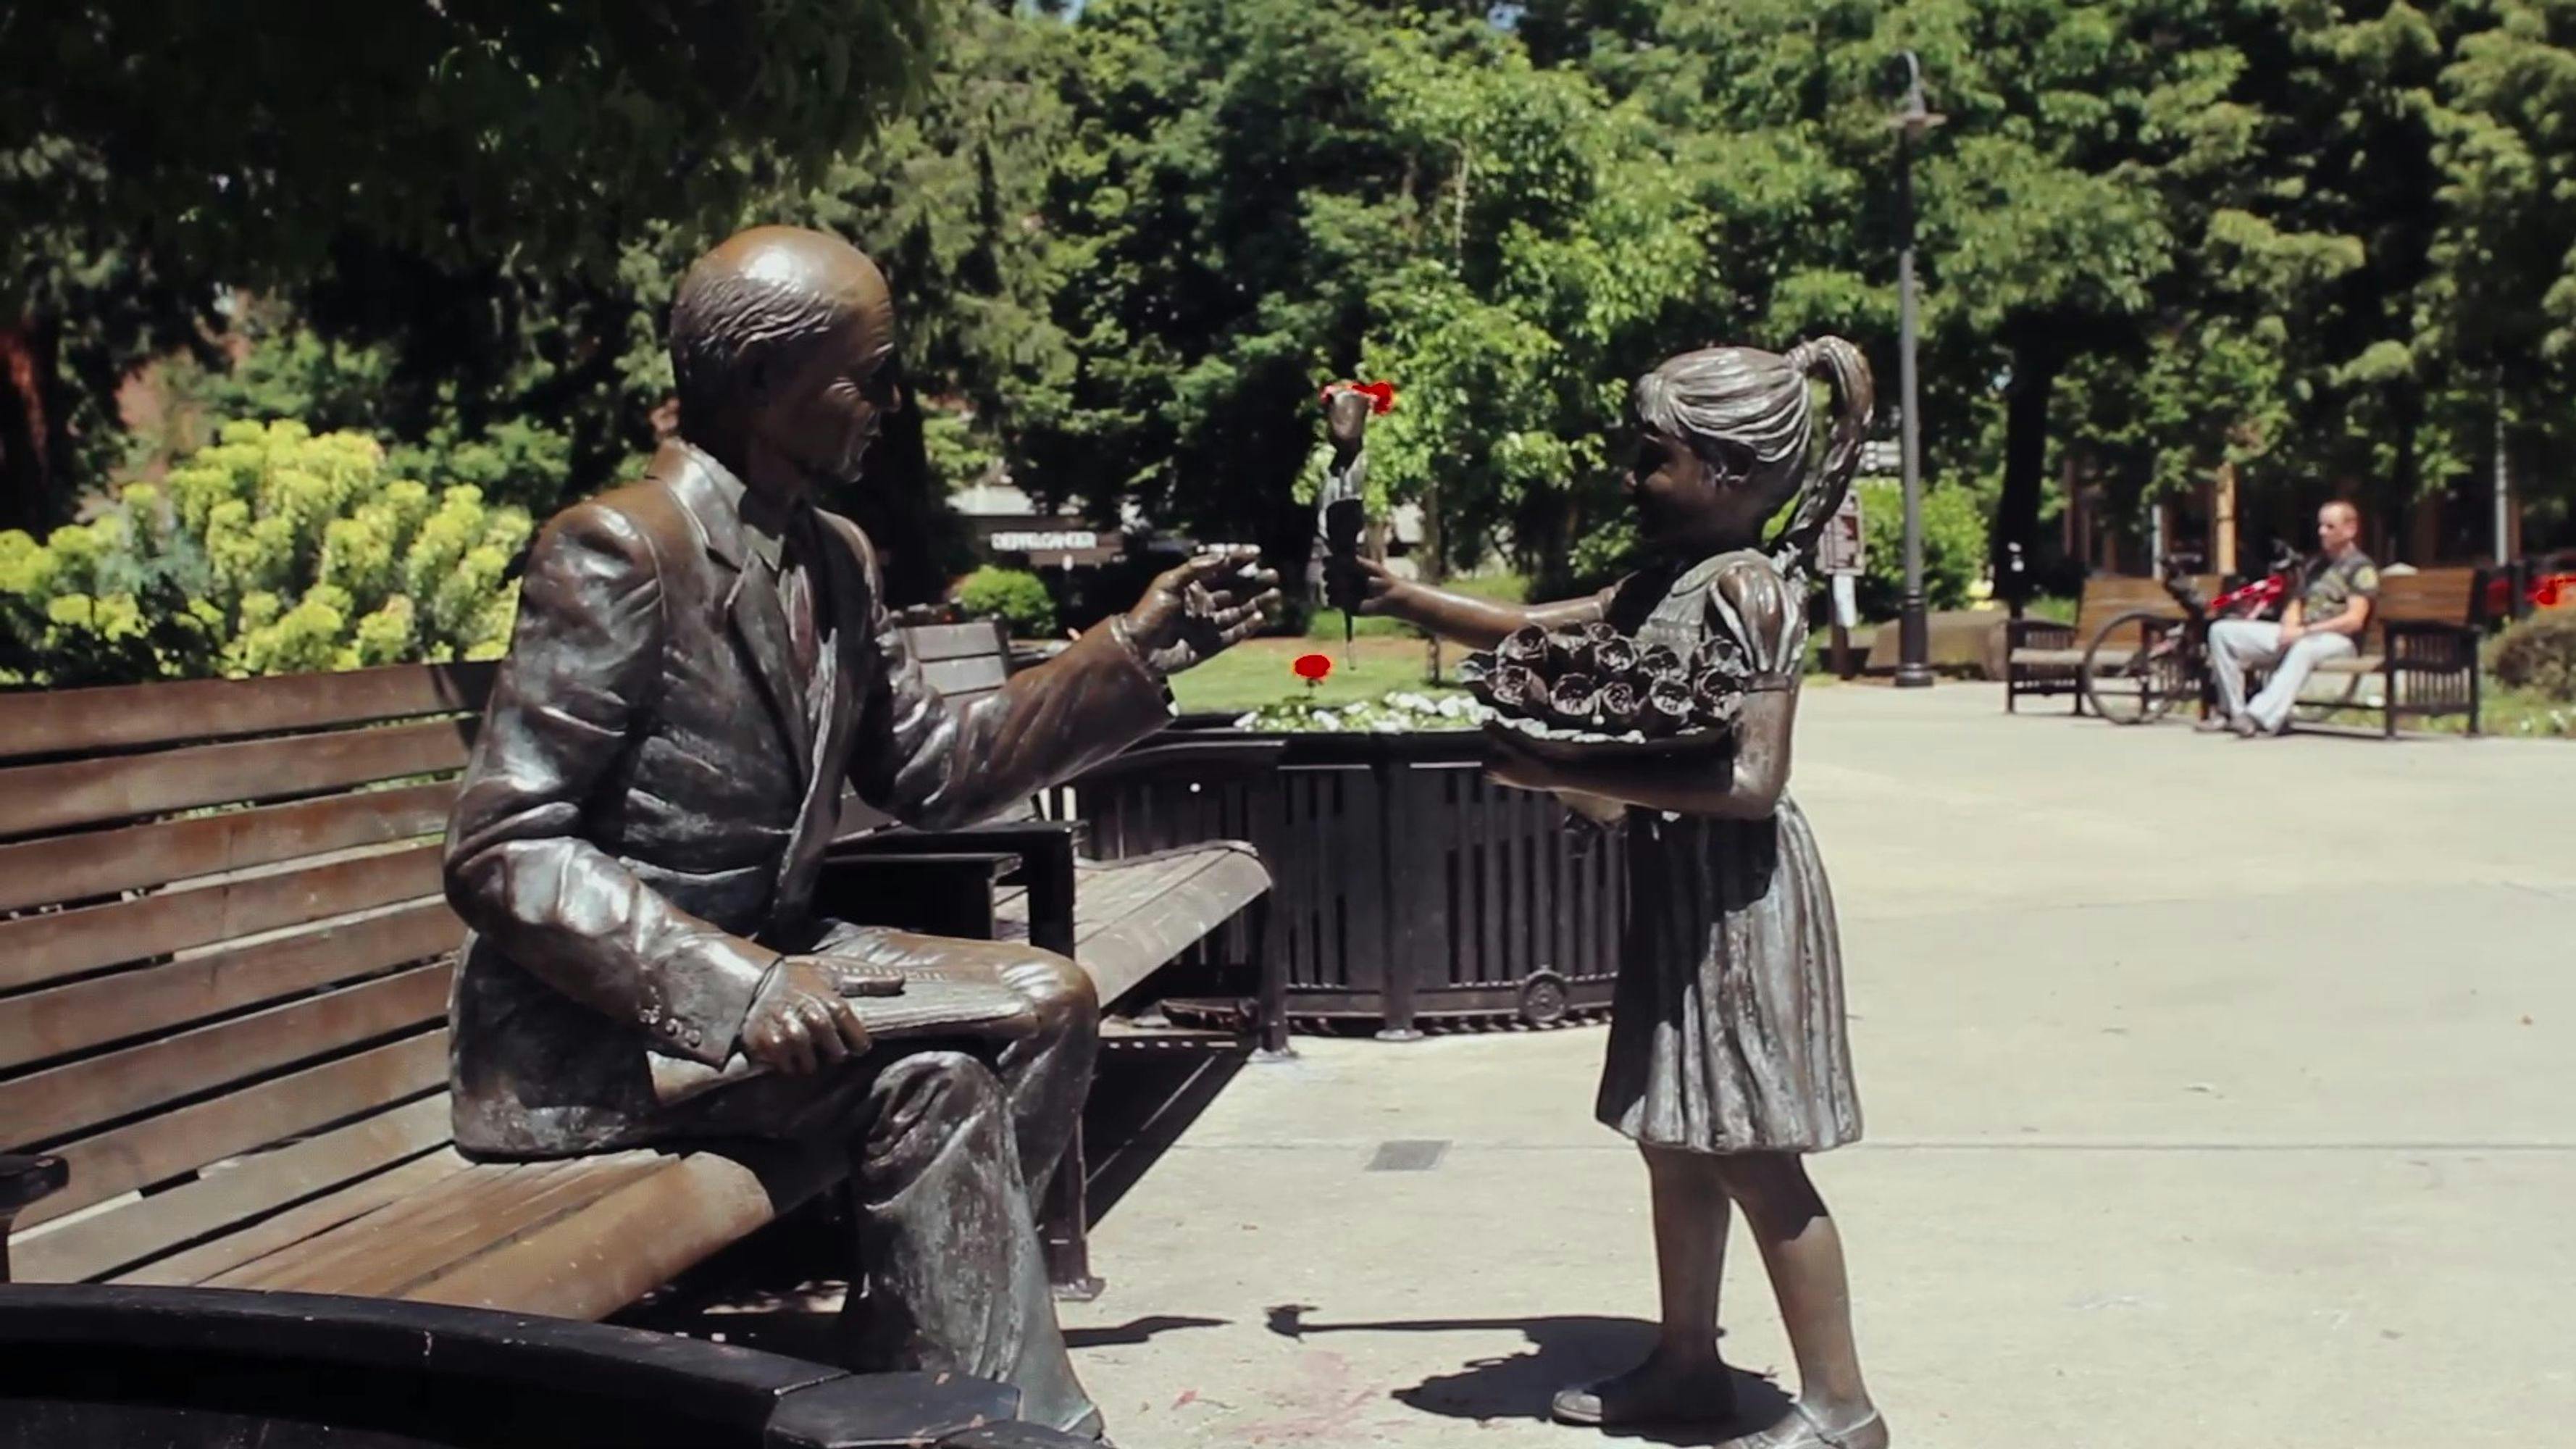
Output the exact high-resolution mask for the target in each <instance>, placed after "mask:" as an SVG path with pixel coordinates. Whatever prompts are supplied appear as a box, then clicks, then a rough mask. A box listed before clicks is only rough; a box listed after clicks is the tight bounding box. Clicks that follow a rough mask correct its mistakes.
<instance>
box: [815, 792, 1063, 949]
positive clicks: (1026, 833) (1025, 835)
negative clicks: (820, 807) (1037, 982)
mask: <svg viewBox="0 0 2576 1449" xmlns="http://www.w3.org/2000/svg"><path fill="white" fill-rule="evenodd" d="M1081 845H1082V823H1081V822H1080V821H1076V820H994V821H988V822H986V823H984V824H982V825H969V826H966V827H964V828H963V829H959V830H912V829H899V830H888V831H884V832H881V833H879V834H876V835H871V836H867V837H864V838H863V839H859V840H854V841H851V842H849V843H848V844H846V845H843V846H841V847H839V848H838V849H836V850H835V851H834V852H833V854H834V858H835V859H838V858H840V857H842V856H843V855H847V856H849V857H850V858H852V859H856V860H867V859H872V858H874V859H882V858H883V857H884V856H886V855H888V854H892V853H898V852H899V853H902V854H907V855H918V856H924V857H971V856H975V855H980V854H983V853H986V852H989V851H994V850H1004V851H1008V852H1010V853H1011V854H1012V855H1013V856H1015V857H1017V859H1018V865H1017V867H1016V869H1015V870H1013V871H1012V872H1010V874H1012V875H1014V876H1016V877H1017V879H1018V882H1019V884H1021V885H1024V886H1026V887H1027V888H1028V892H1029V944H1030V945H1032V946H1035V947H1037V948H1038V949H1039V950H1041V951H1053V952H1055V953H1057V954H1058V955H1063V956H1070V955H1072V954H1073V863H1074V858H1075V857H1076V856H1077V855H1078V854H1079V853H1080V850H1081Z"/></svg>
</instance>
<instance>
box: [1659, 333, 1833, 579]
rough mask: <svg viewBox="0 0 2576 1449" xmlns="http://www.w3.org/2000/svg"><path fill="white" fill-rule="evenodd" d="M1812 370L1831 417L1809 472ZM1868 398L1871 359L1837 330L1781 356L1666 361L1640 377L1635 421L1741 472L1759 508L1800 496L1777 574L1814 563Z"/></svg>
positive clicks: (1721, 350) (1706, 351)
mask: <svg viewBox="0 0 2576 1449" xmlns="http://www.w3.org/2000/svg"><path fill="white" fill-rule="evenodd" d="M1816 377H1821V378H1823V379H1824V380H1825V381H1826V382H1827V383H1828V384H1830V385H1831V386H1832V388H1833V393H1834V419H1833V428H1832V430H1831V431H1830V432H1829V433H1828V434H1827V435H1826V439H1825V456H1824V461H1823V463H1822V464H1821V465H1820V466H1818V467H1817V468H1816V469H1815V470H1814V471H1813V472H1812V473H1810V472H1809V471H1808V468H1807V452H1808V446H1809V444H1810V443H1811V442H1812V441H1813V439H1814V436H1815V419H1814V416H1813V414H1814V412H1815V406H1814V403H1813V400H1812V399H1811V398H1810V397H1809V396H1808V392H1807V384H1808V381H1809V379H1811V378H1816ZM1873 402H1874V393H1873V390H1872V387H1871V384H1870V376H1869V362H1868V360H1867V359H1865V358H1863V357H1862V356H1861V355H1860V349H1859V348H1857V347H1854V346H1852V345H1851V344H1850V343H1848V342H1845V341H1844V340H1842V339H1841V338H1839V337H1819V338H1817V339H1815V340H1814V341H1812V342H1801V343H1799V344H1798V345H1797V346H1795V347H1792V348H1790V349H1789V351H1788V354H1787V355H1786V356H1782V355H1780V354H1778V353H1773V352H1763V351H1759V350H1757V349H1754V348H1750V347H1710V348H1703V349H1702V350H1700V351H1698V352H1685V353H1683V354H1682V355H1681V356H1679V357H1674V358H1669V359H1667V360H1666V361H1665V362H1664V363H1663V365H1662V366H1660V367H1657V368H1656V369H1655V370H1654V371H1652V372H1650V373H1647V374H1646V375H1645V376H1644V377H1642V378H1639V379H1638V380H1637V417H1638V420H1639V421H1641V422H1643V423H1644V424H1645V425H1646V426H1648V427H1650V428H1653V429H1655V430H1656V431H1658V432H1661V433H1664V434H1666V435H1668V436H1670V437H1673V438H1677V439H1679V440H1680V441H1682V442H1683V443H1685V444H1688V445H1689V447H1690V449H1691V451H1692V452H1694V453H1697V454H1698V455H1699V456H1700V458H1701V460H1702V461H1704V462H1706V463H1708V464H1709V465H1710V466H1712V467H1714V468H1717V469H1718V470H1719V471H1720V472H1722V473H1729V474H1740V475H1741V476H1742V478H1743V482H1742V483H1740V484H1738V485H1737V486H1739V487H1746V488H1752V489H1755V490H1757V491H1758V495H1759V497H1760V498H1761V499H1762V501H1763V503H1764V505H1765V507H1764V511H1765V513H1766V515H1767V514H1768V513H1770V512H1775V511H1777V510H1778V509H1779V507H1780V506H1781V505H1782V504H1784V503H1786V502H1788V501H1789V499H1790V497H1791V496H1792V495H1793V494H1794V495H1795V496H1796V497H1797V499H1798V508H1797V511H1796V512H1794V513H1792V514H1791V515H1790V516H1789V523H1788V526H1787V527H1785V528H1783V529H1782V530H1781V531H1780V536H1779V537H1778V538H1777V539H1775V540H1773V541H1772V555H1773V557H1774V558H1775V559H1777V560H1778V561H1779V563H1780V566H1781V568H1782V570H1783V571H1784V572H1790V571H1794V572H1798V573H1805V572H1807V571H1808V570H1809V569H1810V568H1811V567H1812V566H1813V565H1814V562H1815V556H1816V540H1817V539H1818V538H1819V537H1820V536H1821V535H1822V534H1823V533H1824V529H1825V523H1826V520H1828V519H1830V518H1832V517H1833V516H1834V510H1835V509H1837V508H1840V507H1841V506H1842V502H1843V495H1844V494H1845V493H1847V492H1849V491H1850V490H1851V479H1852V471H1853V470H1854V469H1855V468H1857V467H1859V466H1860V444H1861V435H1862V434H1863V433H1865V432H1867V431H1868V429H1869V418H1870V410H1871V407H1872V405H1873Z"/></svg>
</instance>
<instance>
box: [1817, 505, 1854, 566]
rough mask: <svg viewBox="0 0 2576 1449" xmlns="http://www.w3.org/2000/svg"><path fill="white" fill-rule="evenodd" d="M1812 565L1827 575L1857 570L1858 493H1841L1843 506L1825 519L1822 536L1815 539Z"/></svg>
mask: <svg viewBox="0 0 2576 1449" xmlns="http://www.w3.org/2000/svg"><path fill="white" fill-rule="evenodd" d="M1816 564H1817V566H1818V567H1819V568H1821V569H1823V570H1824V571H1825V572H1826V573H1828V574H1857V573H1859V572H1860V571H1861V531H1860V494H1859V493H1857V492H1852V493H1846V494H1844V495H1843V506H1842V507H1840V508H1837V509H1835V510H1834V516H1833V517H1831V518H1829V519H1826V520H1825V532H1824V536H1823V537H1821V538H1819V539H1817V540H1816Z"/></svg>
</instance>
